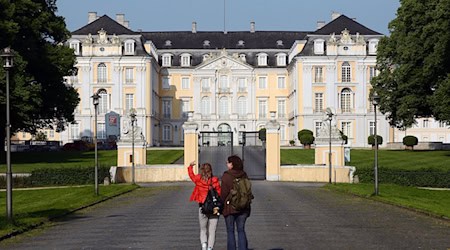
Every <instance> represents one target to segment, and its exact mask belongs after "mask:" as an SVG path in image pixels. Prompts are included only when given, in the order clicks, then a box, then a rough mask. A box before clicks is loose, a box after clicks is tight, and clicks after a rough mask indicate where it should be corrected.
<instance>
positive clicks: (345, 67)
mask: <svg viewBox="0 0 450 250" xmlns="http://www.w3.org/2000/svg"><path fill="white" fill-rule="evenodd" d="M341 68H342V82H351V81H352V74H351V68H350V64H349V63H348V62H343V63H342V67H341Z"/></svg>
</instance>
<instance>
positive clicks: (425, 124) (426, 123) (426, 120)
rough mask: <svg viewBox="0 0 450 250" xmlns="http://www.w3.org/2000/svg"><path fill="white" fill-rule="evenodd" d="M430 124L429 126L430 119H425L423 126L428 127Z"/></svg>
mask: <svg viewBox="0 0 450 250" xmlns="http://www.w3.org/2000/svg"><path fill="white" fill-rule="evenodd" d="M428 126H429V121H428V119H425V120H423V127H424V128H428Z"/></svg>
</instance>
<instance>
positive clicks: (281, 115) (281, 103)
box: [278, 100, 286, 118]
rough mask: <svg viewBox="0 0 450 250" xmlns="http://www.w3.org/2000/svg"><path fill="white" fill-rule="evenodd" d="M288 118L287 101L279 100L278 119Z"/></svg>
mask: <svg viewBox="0 0 450 250" xmlns="http://www.w3.org/2000/svg"><path fill="white" fill-rule="evenodd" d="M285 117H286V100H278V118H285Z"/></svg>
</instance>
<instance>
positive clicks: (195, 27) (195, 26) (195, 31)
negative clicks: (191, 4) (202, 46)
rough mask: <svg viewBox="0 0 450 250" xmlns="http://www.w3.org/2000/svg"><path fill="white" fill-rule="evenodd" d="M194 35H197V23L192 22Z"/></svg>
mask: <svg viewBox="0 0 450 250" xmlns="http://www.w3.org/2000/svg"><path fill="white" fill-rule="evenodd" d="M192 33H197V22H192Z"/></svg>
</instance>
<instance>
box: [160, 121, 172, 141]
mask: <svg viewBox="0 0 450 250" xmlns="http://www.w3.org/2000/svg"><path fill="white" fill-rule="evenodd" d="M171 138H172V126H170V125H167V124H166V125H164V126H163V138H162V139H163V141H170V140H171Z"/></svg>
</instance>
